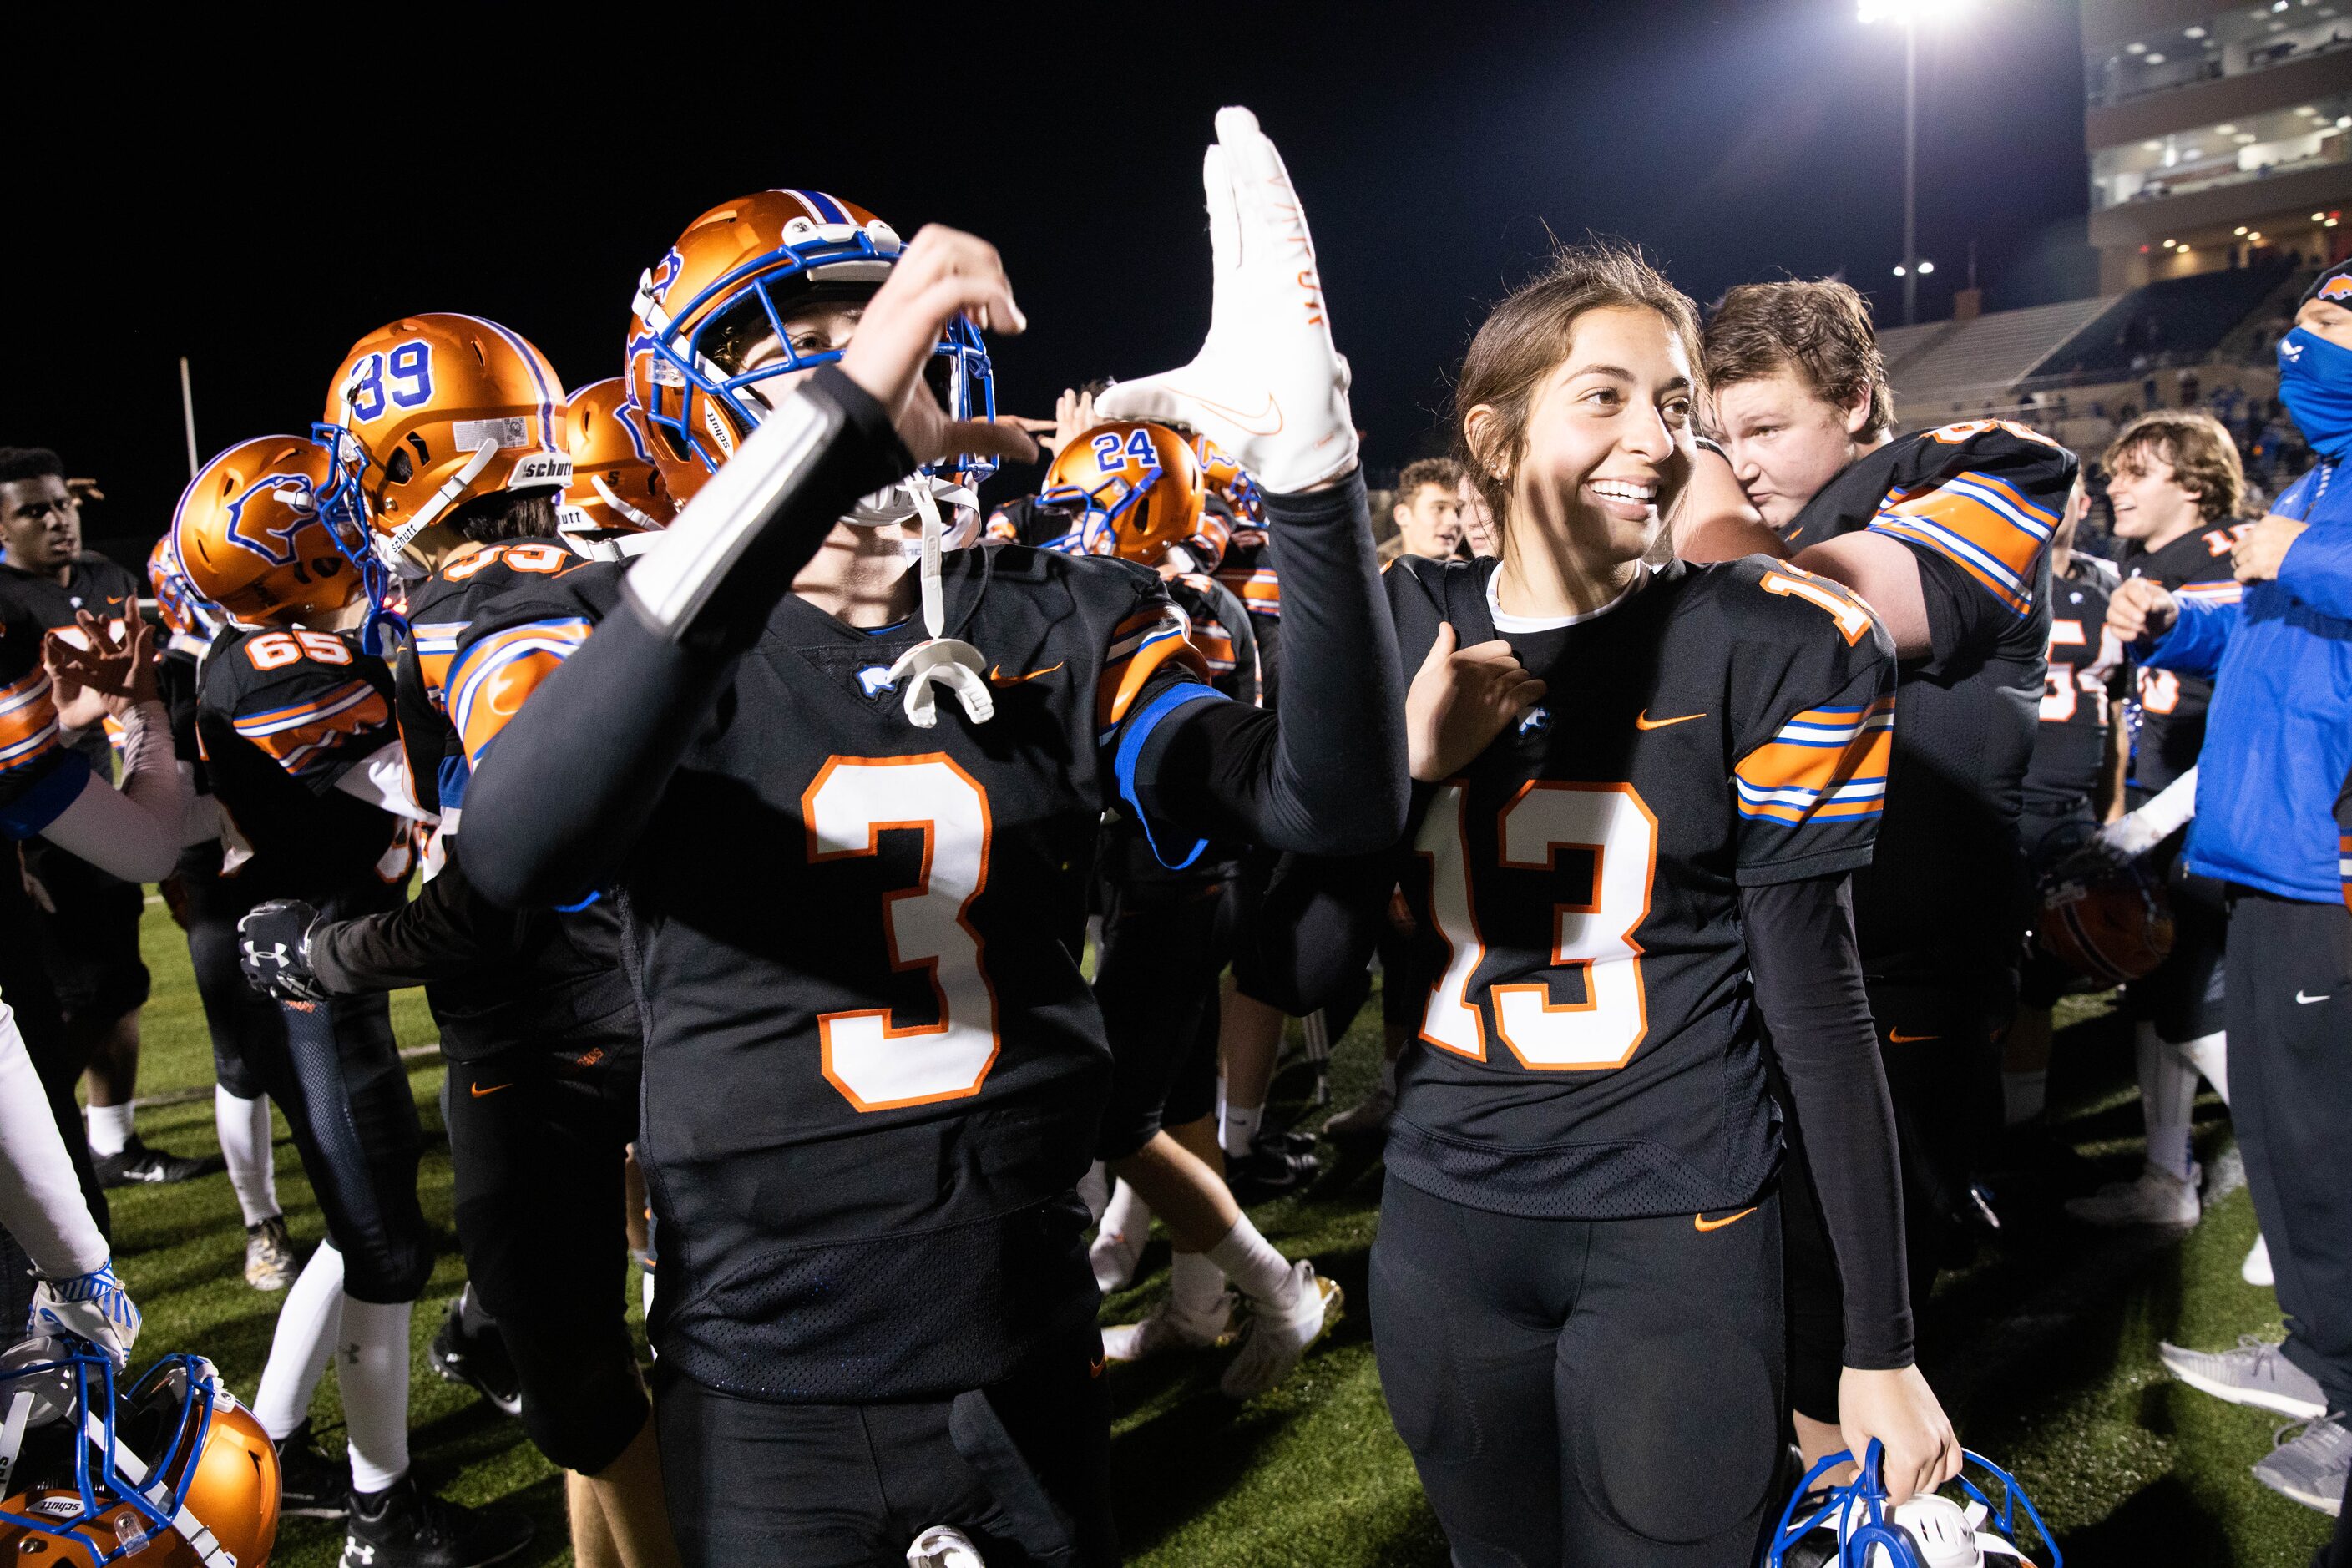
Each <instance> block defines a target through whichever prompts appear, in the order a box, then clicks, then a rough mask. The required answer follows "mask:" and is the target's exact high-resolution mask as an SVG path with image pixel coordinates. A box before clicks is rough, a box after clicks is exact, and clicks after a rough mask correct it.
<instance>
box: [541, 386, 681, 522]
mask: <svg viewBox="0 0 2352 1568" xmlns="http://www.w3.org/2000/svg"><path fill="white" fill-rule="evenodd" d="M563 436H564V445H565V446H567V447H570V448H571V451H572V488H571V489H568V490H566V491H564V492H563V510H564V512H565V518H564V525H565V531H567V532H573V533H576V532H581V531H603V532H610V533H641V532H645V531H648V530H652V529H658V528H667V527H668V526H669V520H670V519H671V518H672V517H673V516H675V515H677V509H676V508H674V507H673V506H672V505H671V504H670V499H669V491H668V490H667V489H666V488H665V487H664V486H663V484H662V477H661V472H660V470H659V469H657V468H655V467H654V458H653V450H652V447H651V445H650V443H648V442H647V440H646V432H645V426H644V424H643V423H642V416H640V415H639V414H638V413H637V411H636V409H635V407H634V406H632V405H631V404H630V402H629V384H628V379H627V378H626V377H625V376H618V375H616V376H612V377H610V378H608V379H606V380H604V381H597V382H591V383H590V384H588V385H586V386H583V387H581V388H579V389H578V390H577V391H575V392H573V393H572V394H571V395H568V396H566V397H565V398H564V400H563Z"/></svg>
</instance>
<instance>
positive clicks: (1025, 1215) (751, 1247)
mask: <svg viewBox="0 0 2352 1568" xmlns="http://www.w3.org/2000/svg"><path fill="white" fill-rule="evenodd" d="M945 574H946V577H945V590H946V595H947V624H948V626H950V628H951V630H952V631H953V633H954V635H956V636H959V637H962V638H963V639H964V640H966V641H968V642H970V643H971V644H972V645H973V646H974V647H977V648H978V649H979V650H980V653H981V655H982V658H985V659H986V660H987V661H988V679H989V681H990V684H991V687H992V694H993V697H994V700H995V704H996V710H995V716H994V717H993V718H992V720H990V721H988V722H987V723H985V724H979V725H975V724H972V723H970V722H969V721H966V719H965V718H964V716H963V714H962V712H961V709H960V708H959V707H958V706H957V704H956V703H955V701H954V700H953V699H951V698H950V697H948V696H947V695H945V694H942V695H941V697H940V717H939V723H938V727H937V728H935V729H931V730H920V729H917V728H915V727H914V725H913V724H912V723H910V722H909V721H908V718H907V716H906V713H905V711H904V709H903V707H902V699H901V694H900V693H899V692H898V690H896V689H894V688H893V687H892V685H891V683H890V679H889V672H890V669H891V668H892V666H893V665H894V664H895V663H896V662H897V660H898V658H899V657H900V656H901V655H902V654H904V653H905V652H906V651H907V650H908V649H909V648H911V647H914V646H916V645H917V644H918V643H919V642H920V641H922V640H923V637H924V632H923V629H922V626H921V625H920V623H919V621H916V622H912V623H909V624H901V625H898V626H890V627H885V628H882V629H879V630H876V631H866V630H861V629H859V628H856V627H853V626H847V625H845V624H844V623H843V622H841V621H839V620H836V619H835V618H834V617H833V616H828V615H826V614H824V612H822V611H820V610H818V609H816V608H815V607H814V606H813V605H809V604H808V603H807V602H805V601H804V600H802V599H800V598H798V597H797V596H793V595H787V596H785V598H784V599H783V600H782V603H780V604H779V605H777V607H776V609H775V611H774V612H773V613H772V615H771V616H770V617H769V620H768V623H767V626H766V627H765V629H764V631H763V632H762V634H761V637H760V640H759V641H758V642H757V643H756V644H754V645H753V647H751V650H750V651H749V652H747V653H746V654H744V655H743V656H742V657H741V658H740V659H739V660H738V661H737V662H736V664H735V665H734V667H733V669H732V673H731V675H730V680H729V682H728V684H727V685H726V686H725V687H724V688H722V689H721V692H720V694H719V699H718V701H717V703H716V705H715V707H714V708H713V710H712V711H711V712H710V714H709V717H708V718H707V719H706V721H704V723H703V726H702V729H701V731H700V732H699V734H698V736H697V738H696V740H695V741H694V742H692V743H691V745H690V746H689V747H688V751H687V752H686V754H685V756H684V759H683V761H682V762H681V763H680V764H679V766H678V768H677V771H676V773H674V774H673V775H672V777H671V779H670V782H669V784H668V786H667V791H666V793H665V794H664V795H663V797H662V799H661V801H660V803H659V804H658V805H657V806H656V809H655V811H654V813H653V815H652V817H651V819H650V821H649V822H648V824H647V826H646V829H645V831H644V833H643V834H642V836H641V837H640V838H639V840H638V842H637V843H636V844H635V847H634V848H633V851H632V853H631V855H630V858H629V859H628V862H627V865H626V867H625V871H624V873H623V876H622V878H621V886H620V889H619V894H620V896H621V897H623V898H624V899H625V900H626V909H627V921H628V931H629V941H630V945H631V949H632V966H633V969H634V970H635V973H637V974H638V975H639V976H640V1005H641V1007H642V1009H643V1012H644V1016H645V1026H646V1051H645V1079H644V1091H643V1100H642V1103H643V1107H644V1117H643V1127H642V1131H641V1136H640V1142H639V1143H638V1146H637V1152H638V1157H639V1159H640V1161H641V1162H642V1163H643V1164H644V1166H645V1169H646V1182H647V1185H648V1187H649V1189H650V1191H651V1193H652V1194H653V1199H654V1208H655V1213H656V1215H657V1216H658V1218H659V1221H660V1225H659V1231H658V1234H659V1236H660V1245H661V1265H662V1289H661V1291H660V1294H659V1295H658V1296H657V1297H656V1305H655V1323H654V1326H653V1336H654V1340H655V1342H656V1345H657V1346H658V1347H659V1349H660V1352H661V1354H662V1356H663V1358H664V1360H665V1361H666V1362H667V1363H670V1364H672V1365H674V1366H675V1367H677V1369H678V1370H679V1371H681V1372H683V1373H686V1374H687V1375H688V1376H690V1377H693V1378H694V1379H696V1380H697V1381H698V1382H701V1383H705V1384H709V1385H710V1386H712V1387H714V1388H719V1389H723V1390H726V1391H728V1392H730V1393H734V1394H742V1395H746V1396H749V1397H754V1398H761V1399H770V1400H776V1401H784V1402H793V1401H816V1402H837V1401H844V1400H871V1399H880V1398H896V1397H937V1396H941V1395H944V1394H951V1393H953V1392H956V1391H960V1390H964V1389H970V1388H975V1387H979V1386H982V1385H983V1384H989V1383H992V1382H994V1381H996V1380H997V1379H999V1378H1001V1377H1003V1376H1004V1375H1005V1374H1006V1373H1009V1372H1010V1371H1011V1370H1012V1368H1013V1366H1015V1365H1016V1364H1018V1363H1019V1362H1020V1361H1021V1360H1022V1358H1023V1357H1024V1355H1026V1354H1027V1353H1029V1352H1030V1351H1031V1350H1032V1349H1034V1347H1035V1346H1037V1345H1038V1344H1040V1343H1043V1342H1045V1341H1047V1340H1048V1339H1050V1338H1051V1337H1052V1336H1054V1335H1055V1334H1058V1333H1063V1332H1067V1331H1075V1330H1076V1329H1079V1328H1082V1327H1083V1326H1084V1325H1085V1324H1087V1323H1088V1322H1090V1321H1092V1317H1093V1313H1094V1310H1095V1305H1096V1300H1097V1296H1096V1292H1095V1290H1094V1289H1093V1285H1092V1280H1091V1275H1090V1273H1089V1271H1088V1268H1087V1262H1086V1258H1085V1250H1084V1247H1083V1245H1082V1241H1081V1237H1082V1235H1083V1232H1084V1229H1085V1227H1086V1225H1087V1213H1086V1209H1085V1206H1084V1205H1083V1204H1081V1203H1079V1202H1078V1201H1077V1200H1076V1198H1075V1197H1074V1196H1073V1195H1072V1193H1071V1188H1072V1186H1073V1184H1075V1183H1076V1181H1077V1179H1078V1178H1079V1176H1080V1175H1082V1174H1083V1173H1084V1172H1085V1169H1086V1165H1087V1158H1088V1155H1089V1153H1090V1152H1091V1150H1092V1147H1093V1143H1094V1136H1095V1125H1096V1122H1097V1120H1098V1118H1099V1116H1100V1113H1101V1109H1102V1100H1103V1097H1104V1095H1105V1093H1106V1091H1107V1089H1108V1069H1109V1052H1108V1047H1106V1045H1105V1043H1104V1038H1103V1026H1102V1019H1101V1016H1100V1014H1099V1013H1098V1012H1097V1009H1096V1006H1095V1003H1094V999H1093V996H1092V994H1091V993H1090V992H1089V991H1088V989H1087V984H1086V982H1085V981H1084V979H1083V978H1081V976H1080V973H1079V970H1078V953H1079V949H1080V945H1081V942H1082V940H1083V935H1084V927H1085V921H1086V914H1087V882H1088V879H1089V877H1090V875H1091V872H1092V868H1093V863H1094V853H1095V838H1096V834H1097V827H1098V824H1099V823H1100V820H1101V817H1102V813H1103V811H1104V808H1105V807H1106V805H1108V804H1109V803H1110V802H1111V801H1113V800H1114V799H1118V798H1122V797H1123V796H1126V795H1129V793H1130V792H1131V785H1129V784H1123V783H1122V780H1123V779H1129V778H1131V776H1132V775H1131V769H1132V766H1133V761H1134V758H1135V756H1136V754H1137V753H1138V752H1139V750H1140V748H1141V745H1142V742H1143V739H1144V737H1145V736H1146V735H1148V734H1149V733H1150V731H1151V729H1152V728H1153V727H1154V726H1156V725H1157V724H1158V723H1159V722H1160V721H1161V720H1162V719H1164V718H1165V716H1166V715H1167V714H1168V713H1170V712H1171V711H1174V710H1176V709H1178V708H1179V707H1181V706H1182V705H1184V704H1186V703H1188V702H1191V701H1195V700H1220V699H1218V698H1217V697H1216V695H1215V693H1213V691H1212V690H1210V689H1209V688H1207V687H1206V686H1205V685H1204V684H1202V679H1201V676H1202V668H1201V666H1200V662H1199V658H1198V655H1197V654H1196V653H1194V652H1193V650H1192V648H1191V647H1190V645H1189V644H1187V643H1186V641H1185V640H1184V636H1183V623H1182V621H1181V618H1180V617H1179V616H1178V615H1177V613H1176V611H1175V610H1174V608H1173V606H1172V605H1171V604H1170V603H1169V600H1168V598H1167V595H1165V594H1164V593H1163V592H1162V591H1161V588H1160V583H1159V581H1158V579H1157V578H1156V577H1154V576H1153V575H1152V574H1150V573H1149V572H1145V571H1143V570H1141V569H1140V568H1138V567H1134V566H1129V565H1128V564H1126V563H1121V562H1118V561H1115V560H1108V559H1101V558H1089V557H1073V556H1067V555H1061V554H1056V553H1053V552H1045V551H1038V550H1031V549H1027V548H1024V547H1022V546H1019V545H1008V544H1000V543H986V544H982V545H981V546H978V547H975V548H972V549H969V550H962V551H958V552H953V553H951V554H950V555H949V556H948V557H947V559H946V562H945ZM619 588H620V579H619V577H618V576H617V575H616V574H610V573H600V572H598V571H596V570H594V569H593V568H573V569H572V570H570V571H568V572H565V573H562V574H557V575H554V576H551V577H550V578H548V579H547V580H546V581H545V582H543V583H541V584H529V585H523V584H519V585H518V586H517V588H516V589H515V590H514V591H513V592H511V593H509V594H508V595H502V596H501V597H499V598H498V599H496V600H494V601H492V602H491V603H490V604H488V605H485V606H483V607H482V609H481V610H480V611H479V612H478V614H477V616H476V617H475V619H474V622H473V624H472V626H470V628H469V629H468V630H467V632H466V633H465V634H464V636H463V637H461V638H460V642H459V652H458V656H457V661H456V663H455V665H454V666H453V667H452V668H451V670H450V673H449V678H448V679H449V690H450V694H451V695H450V711H451V713H452V715H453V717H454V718H455V719H456V721H457V726H458V729H459V731H460V732H461V734H462V735H463V736H464V738H465V741H466V744H467V754H468V756H469V757H470V758H471V759H473V760H474V761H475V762H476V763H477V764H478V763H479V760H480V758H481V757H482V756H483V755H484V754H485V752H486V751H487V750H488V749H490V748H494V747H496V746H497V745H498V744H499V731H501V730H502V728H503V724H504V718H505V716H508V715H511V714H512V713H513V712H514V711H516V710H518V709H519V707H520V704H521V702H522V701H523V700H526V699H527V697H528V696H529V693H530V690H531V689H535V688H536V686H537V685H538V684H539V682H540V681H541V679H544V677H545V676H546V675H547V674H548V673H549V672H550V671H551V670H552V669H553V668H555V667H556V666H557V665H558V664H560V662H561V661H562V658H565V657H567V656H568V654H569V653H570V652H571V651H572V649H574V648H576V647H579V646H580V644H581V643H582V642H583V640H584V639H585V638H586V637H588V636H589V635H590V634H591V630H592V628H593V626H594V625H595V623H596V622H597V621H598V620H600V619H601V618H603V616H605V615H606V614H608V613H629V612H627V611H625V610H617V611H616V601H617V595H618V592H619ZM1123 770H1126V771H1123ZM460 837H461V838H462V835H461V836H460ZM1159 847H1160V849H1161V851H1162V852H1163V853H1164V854H1165V855H1166V856H1167V857H1168V858H1171V859H1173V858H1181V857H1182V855H1183V854H1184V853H1186V852H1187V850H1188V849H1189V847H1188V846H1182V845H1176V844H1171V843H1166V842H1163V843H1161V844H1160V846H1159Z"/></svg>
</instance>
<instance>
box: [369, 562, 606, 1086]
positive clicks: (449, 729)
mask: <svg viewBox="0 0 2352 1568" xmlns="http://www.w3.org/2000/svg"><path fill="white" fill-rule="evenodd" d="M583 564H586V563H583V560H582V558H581V557H580V556H578V555H576V554H574V553H573V552H572V551H570V550H568V549H566V548H565V547H564V546H563V545H562V544H561V543H558V542H554V541H551V540H530V541H524V542H515V543H508V544H497V545H492V546H490V547H489V548H488V549H485V550H478V551H475V552H471V553H469V554H467V555H466V556H463V557H462V558H460V559H458V560H457V561H453V562H450V563H447V564H446V565H444V566H443V567H442V568H441V569H440V570H439V571H437V572H436V573H435V574H433V575H431V576H430V577H427V578H425V580H424V581H422V582H420V583H414V584H410V585H409V589H408V613H409V630H410V637H409V640H408V642H407V643H406V644H405V645H404V647H402V649H401V652H400V657H399V659H398V660H397V662H396V663H395V664H394V685H395V687H396V689H397V708H398V712H399V720H400V735H401V744H402V747H403V750H404V752H405V754H406V756H407V758H408V770H409V774H410V777H411V779H412V780H413V781H414V784H415V790H416V794H417V799H418V801H419V802H420V803H421V804H422V805H424V806H425V809H426V810H428V811H432V812H436V813H437V814H438V815H439V816H440V818H441V820H440V824H439V826H438V828H437V829H436V833H437V834H438V835H439V837H438V841H437V842H436V846H435V849H436V853H434V854H432V855H429V856H428V857H427V859H426V868H427V875H428V876H431V875H446V870H436V868H437V867H446V863H447V862H448V861H450V860H453V859H455V858H458V857H460V856H461V855H462V854H463V849H462V845H463V842H464V834H463V832H462V831H461V828H462V825H463V820H464V814H465V796H466V781H467V776H468V772H469V770H468V769H467V763H466V751H465V746H464V744H463V743H462V742H461V741H460V740H459V739H458V735H457V727H456V726H455V724H453V723H452V722H451V721H450V718H449V711H448V691H447V683H448V678H449V665H450V661H451V660H452V659H453V658H455V657H456V656H457V641H458V638H459V637H460V636H461V635H462V634H463V633H464V632H465V630H466V628H467V626H469V625H470V624H471V623H472V621H473V619H474V617H475V616H476V615H477V614H478V613H479V610H480V607H481V606H482V605H487V604H488V603H490V602H491V601H492V600H494V599H496V598H498V597H499V596H500V595H504V594H507V593H509V592H511V591H513V589H514V588H515V587H516V585H517V584H535V583H539V582H542V581H544V580H545V579H547V578H550V577H552V576H553V575H555V574H558V573H561V572H563V571H567V570H569V569H571V568H572V567H574V566H580V565H583ZM593 570H595V571H597V572H600V573H608V574H617V573H618V572H619V571H620V570H621V567H620V566H619V565H618V564H617V563H594V565H593ZM452 888H453V889H457V888H462V889H464V890H463V892H462V893H461V894H457V895H455V897H456V904H457V907H456V908H455V909H454V910H451V911H450V918H451V920H452V921H455V922H456V923H457V924H458V925H461V926H464V927H465V928H467V930H469V931H473V932H475V933H477V934H479V933H486V932H496V933H498V935H499V937H500V938H501V939H502V940H503V941H504V942H506V943H508V944H509V952H507V954H506V956H505V957H504V958H502V959H501V960H500V961H499V962H498V963H496V964H495V965H492V966H490V967H488V968H486V969H483V970H482V971H480V972H479V973H468V974H465V975H461V976H455V977H451V978H446V979H440V980H434V981H430V982H427V984H425V1000H426V1002H427V1003H428V1004H429V1005H431V1006H432V1009H433V1016H434V1019H435V1021H436V1022H437V1023H439V1024H440V1026H441V1046H442V1049H443V1051H444V1052H445V1053H446V1055H447V1056H448V1057H449V1058H450V1059H451V1060H453V1061H467V1060H474V1059H478V1058H482V1057H486V1056H489V1055H492V1054H495V1053H497V1052H499V1051H502V1050H509V1049H513V1048H517V1047H538V1048H546V1049H552V1050H555V1051H558V1052H563V1051H566V1050H568V1049H570V1048H571V1043H572V1039H573V1037H575V1036H578V1035H581V1034H582V1033H583V1031H588V1030H592V1029H593V1030H595V1031H596V1032H597V1033H598V1034H599V1036H600V1037H601V1036H602V1035H604V1034H608V1033H611V1032H613V1031H612V1028H611V1027H610V1026H612V1024H613V1021H614V1019H615V1017H616V1016H618V1015H621V1014H624V1013H628V1012H631V1011H633V1010H634V1007H635V999H634V997H633V996H632V995H631V994H630V988H629V983H628V980H627V977H626V976H625V973H624V972H623V969H622V965H621V922H620V917H619V915H618V913H617V912H616V911H615V910H614V907H613V905H612V904H611V903H610V902H608V901H606V900H601V899H592V900H588V901H587V902H585V903H584V904H582V905H580V906H579V907H577V908H573V909H567V910H530V911H528V912H526V913H524V914H523V915H521V916H520V917H517V916H513V915H509V914H507V913H506V912H504V911H499V910H492V909H491V908H490V907H489V906H488V904H487V902H485V901H484V900H482V899H481V895H480V894H478V893H477V892H475V891H473V889H472V885H471V884H470V883H467V882H465V881H464V880H463V879H462V878H461V879H459V880H458V881H457V882H456V883H453V884H452ZM624 1032H625V1033H632V1034H633V1033H634V1032H635V1029H634V1026H631V1027H630V1028H628V1029H626V1030H625V1031H624Z"/></svg>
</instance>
